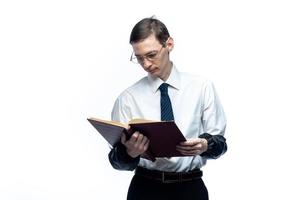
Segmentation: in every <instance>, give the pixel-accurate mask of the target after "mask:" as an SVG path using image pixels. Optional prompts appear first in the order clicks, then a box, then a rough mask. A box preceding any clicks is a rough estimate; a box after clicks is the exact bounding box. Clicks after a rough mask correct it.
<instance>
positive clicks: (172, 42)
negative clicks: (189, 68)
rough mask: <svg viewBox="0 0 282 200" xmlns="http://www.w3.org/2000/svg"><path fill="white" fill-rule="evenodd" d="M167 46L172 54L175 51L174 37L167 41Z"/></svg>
mask: <svg viewBox="0 0 282 200" xmlns="http://www.w3.org/2000/svg"><path fill="white" fill-rule="evenodd" d="M166 46H167V48H168V51H169V52H171V51H172V50H173V47H174V41H173V38H172V37H169V38H168V39H167V41H166Z"/></svg>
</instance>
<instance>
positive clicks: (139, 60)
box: [130, 46, 164, 64]
mask: <svg viewBox="0 0 282 200" xmlns="http://www.w3.org/2000/svg"><path fill="white" fill-rule="evenodd" d="M163 48H164V46H162V48H160V50H158V51H156V50H154V51H150V52H149V53H147V54H145V55H144V56H139V55H138V56H135V54H134V52H132V54H131V57H130V61H131V62H133V63H135V64H143V63H144V60H145V59H146V60H147V61H150V62H153V61H155V60H156V59H157V58H158V57H159V54H160V52H161V51H162V49H163Z"/></svg>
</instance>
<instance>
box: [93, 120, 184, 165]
mask: <svg viewBox="0 0 282 200" xmlns="http://www.w3.org/2000/svg"><path fill="white" fill-rule="evenodd" d="M87 120H88V121H89V122H90V123H91V124H92V125H93V126H94V128H95V129H96V130H97V131H98V132H99V133H100V134H101V135H102V136H103V137H104V138H105V139H106V140H107V141H108V143H110V144H111V145H112V146H115V145H116V144H117V143H118V142H119V141H120V138H121V135H122V134H123V133H124V134H125V135H126V136H127V138H130V136H131V135H132V134H133V133H134V132H135V131H139V132H140V133H142V134H143V135H145V136H146V137H148V138H149V140H150V145H149V148H148V150H147V151H146V152H145V153H144V154H142V155H141V157H143V158H146V159H149V160H152V161H154V160H155V158H157V157H176V156H183V155H182V154H180V152H179V151H177V150H176V145H178V144H179V143H180V142H183V141H186V139H185V137H184V136H183V134H182V133H181V131H180V130H179V128H178V127H177V126H176V124H175V123H174V121H150V120H145V119H133V120H131V121H130V122H129V123H128V124H122V123H119V122H115V121H107V120H102V119H97V118H88V119H87ZM128 126H130V129H128Z"/></svg>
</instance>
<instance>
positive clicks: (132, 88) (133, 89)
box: [119, 76, 149, 98]
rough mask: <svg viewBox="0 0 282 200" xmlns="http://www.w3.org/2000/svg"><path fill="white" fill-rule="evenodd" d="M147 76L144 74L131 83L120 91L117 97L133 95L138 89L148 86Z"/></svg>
mask: <svg viewBox="0 0 282 200" xmlns="http://www.w3.org/2000/svg"><path fill="white" fill-rule="evenodd" d="M148 84H149V83H148V77H147V76H145V77H143V78H141V79H140V80H138V81H137V82H135V83H133V84H132V85H130V86H129V87H127V88H126V89H125V90H123V91H122V93H121V94H120V95H119V98H122V97H125V96H130V95H134V94H135V93H139V92H140V91H142V90H143V91H144V88H146V87H147V86H148Z"/></svg>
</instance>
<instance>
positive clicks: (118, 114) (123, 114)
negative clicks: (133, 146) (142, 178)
mask: <svg viewBox="0 0 282 200" xmlns="http://www.w3.org/2000/svg"><path fill="white" fill-rule="evenodd" d="M127 100H128V99H127V98H126V97H125V96H120V97H118V98H117V100H116V101H115V104H114V107H113V110H112V120H113V121H119V122H121V123H124V124H127V123H128V121H129V120H130V119H131V118H130V117H131V113H130V109H129V107H128V106H126V102H127ZM108 157H109V161H110V163H111V165H112V166H113V168H115V169H118V170H134V169H135V168H136V167H137V165H138V163H139V161H140V156H138V157H136V158H132V157H130V156H129V155H128V154H127V152H126V147H125V146H124V145H123V144H122V143H121V142H119V143H118V144H117V145H115V146H114V147H113V148H112V149H111V151H110V152H109V154H108Z"/></svg>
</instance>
